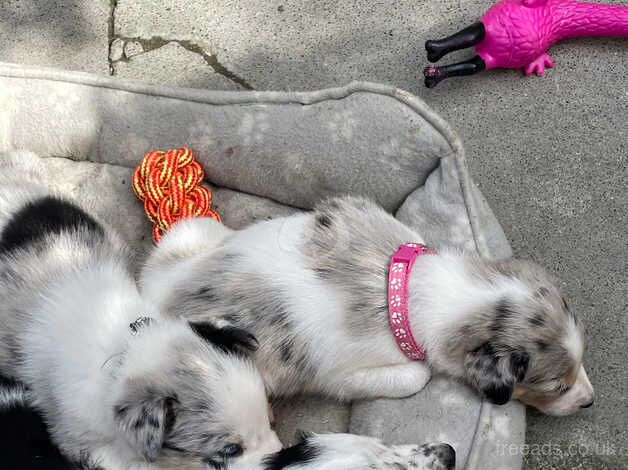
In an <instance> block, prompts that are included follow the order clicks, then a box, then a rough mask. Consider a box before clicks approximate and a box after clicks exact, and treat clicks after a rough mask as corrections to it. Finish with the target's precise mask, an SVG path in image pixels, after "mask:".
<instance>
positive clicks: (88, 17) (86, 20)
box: [0, 0, 111, 73]
mask: <svg viewBox="0 0 628 470" xmlns="http://www.w3.org/2000/svg"><path fill="white" fill-rule="evenodd" d="M110 12H111V3H110V2H109V1H107V0H81V1H78V0H2V1H0V61H3V62H17V63H22V64H33V65H49V66H54V67H63V68H67V69H73V70H85V71H88V72H96V73H109V63H108V60H107V48H108V44H109V31H108V27H109V19H110Z"/></svg>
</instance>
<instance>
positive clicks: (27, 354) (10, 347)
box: [0, 152, 281, 469]
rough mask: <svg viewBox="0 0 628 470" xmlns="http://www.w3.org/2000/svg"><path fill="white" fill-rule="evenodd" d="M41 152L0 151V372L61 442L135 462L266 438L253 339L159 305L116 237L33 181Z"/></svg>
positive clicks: (215, 462)
mask: <svg viewBox="0 0 628 470" xmlns="http://www.w3.org/2000/svg"><path fill="white" fill-rule="evenodd" d="M40 163H41V162H40V160H39V158H38V157H36V156H35V155H33V154H29V153H19V152H17V153H9V154H0V332H1V333H0V374H2V375H4V376H6V377H9V378H12V379H15V380H18V381H19V382H21V383H23V384H25V386H26V387H27V388H28V389H29V394H30V396H31V399H32V404H33V406H34V408H35V409H36V410H38V411H39V412H40V413H41V414H42V415H43V417H44V419H45V421H46V423H47V425H48V428H49V431H50V434H51V436H52V440H53V442H54V443H55V444H56V445H57V446H58V447H59V448H60V450H61V452H62V453H63V454H64V455H65V456H66V457H67V458H68V459H70V460H72V461H79V462H82V461H89V462H91V463H93V464H95V465H97V466H98V467H99V468H104V469H121V468H124V469H134V468H159V467H162V468H171V467H169V465H170V463H171V462H173V461H176V462H178V463H179V465H180V466H181V467H185V468H193V467H194V465H197V466H200V467H199V468H202V467H205V466H207V465H211V466H213V467H214V468H223V467H224V466H226V465H227V464H229V462H243V463H244V462H246V463H247V464H251V465H253V464H256V463H259V462H260V461H261V458H262V456H263V455H266V454H268V453H271V452H274V451H277V450H279V449H280V448H281V445H280V443H279V440H278V439H277V437H276V435H275V433H274V432H273V431H272V430H271V428H270V423H269V416H268V403H267V399H266V395H265V391H264V385H263V382H262V379H261V377H260V375H259V373H258V371H257V369H256V368H255V365H254V363H253V361H252V360H251V359H250V357H248V356H247V354H248V353H250V352H251V351H252V350H253V349H255V347H256V346H257V342H256V340H255V338H254V337H253V336H252V335H251V334H249V333H247V332H246V331H244V330H241V329H238V328H234V327H228V328H224V329H220V328H216V327H215V326H213V325H210V324H204V323H192V324H189V323H188V322H187V321H185V320H183V319H180V318H175V317H172V316H163V315H162V314H161V313H160V311H159V308H158V307H157V306H156V305H154V304H153V303H150V302H148V301H146V300H145V299H143V298H142V297H140V295H139V292H138V290H137V286H136V283H135V281H134V279H133V277H132V275H131V273H130V271H129V267H128V266H127V260H128V259H129V257H128V253H127V250H126V248H125V246H124V245H123V243H122V242H121V241H120V239H119V238H118V237H117V236H116V235H115V234H114V233H113V232H112V231H111V230H110V229H109V228H108V227H106V226H105V225H103V224H102V223H101V222H99V221H98V220H96V219H95V218H94V217H93V216H91V215H90V214H88V213H87V212H85V211H84V210H83V209H81V208H79V207H78V206H77V205H75V204H74V203H72V202H69V201H67V200H65V199H63V198H60V197H58V196H56V195H54V194H52V193H51V192H50V191H49V190H48V189H46V187H45V185H44V183H43V178H42V177H41V174H40V171H41V170H40V168H41V166H40ZM188 464H189V465H188Z"/></svg>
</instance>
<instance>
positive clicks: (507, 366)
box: [465, 343, 530, 405]
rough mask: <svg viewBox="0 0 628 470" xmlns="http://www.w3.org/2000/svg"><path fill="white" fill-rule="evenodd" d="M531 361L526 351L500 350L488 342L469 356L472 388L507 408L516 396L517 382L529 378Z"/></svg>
mask: <svg viewBox="0 0 628 470" xmlns="http://www.w3.org/2000/svg"><path fill="white" fill-rule="evenodd" d="M529 361H530V356H529V355H528V353H527V352H525V351H516V350H509V349H507V348H499V349H498V348H494V347H493V346H492V345H491V344H490V343H484V344H482V345H481V346H480V347H479V348H477V349H475V350H474V351H472V352H470V353H468V354H467V356H466V358H465V368H466V373H467V377H468V379H469V381H470V382H471V385H473V386H474V387H475V388H476V389H477V390H478V391H479V392H480V393H481V394H482V395H483V396H484V397H485V398H486V399H488V400H489V401H490V402H492V403H495V404H497V405H503V404H504V403H507V402H508V401H509V400H510V398H511V397H512V393H513V391H514V388H515V385H516V384H517V382H521V381H522V380H523V378H524V377H525V375H526V372H527V371H528V363H529Z"/></svg>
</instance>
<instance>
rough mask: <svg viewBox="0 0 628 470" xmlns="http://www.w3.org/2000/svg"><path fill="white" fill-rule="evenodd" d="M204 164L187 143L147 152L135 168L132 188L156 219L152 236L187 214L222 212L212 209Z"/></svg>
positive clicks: (197, 214) (155, 236)
mask: <svg viewBox="0 0 628 470" xmlns="http://www.w3.org/2000/svg"><path fill="white" fill-rule="evenodd" d="M203 176H204V173H203V167H202V166H201V164H200V163H199V162H197V161H196V159H195V158H194V153H193V152H192V150H190V149H189V148H187V147H181V148H178V149H170V150H167V151H165V152H163V151H161V150H153V151H152V152H147V153H146V154H145V155H144V158H143V159H142V162H141V163H140V164H139V165H138V166H137V168H135V171H134V172H133V191H134V192H135V195H136V196H137V198H138V199H139V200H140V201H142V202H143V203H144V210H145V211H146V215H147V216H148V218H149V220H150V221H151V222H152V223H153V240H154V241H155V242H158V241H159V240H160V239H161V237H162V236H163V234H164V232H165V231H166V230H168V229H169V228H170V227H172V225H174V224H175V223H176V222H178V221H179V220H181V219H184V218H186V217H212V218H214V219H216V220H217V221H219V222H220V216H219V215H218V213H217V212H215V211H213V210H212V209H211V203H212V193H211V191H210V190H209V189H207V188H206V187H204V186H201V184H200V183H201V181H202V180H203Z"/></svg>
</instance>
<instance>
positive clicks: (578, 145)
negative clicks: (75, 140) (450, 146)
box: [0, 0, 628, 469]
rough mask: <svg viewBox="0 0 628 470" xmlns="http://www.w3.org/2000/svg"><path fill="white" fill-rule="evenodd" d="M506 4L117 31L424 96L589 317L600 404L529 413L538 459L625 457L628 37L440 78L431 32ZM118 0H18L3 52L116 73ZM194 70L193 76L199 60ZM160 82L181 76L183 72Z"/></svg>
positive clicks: (2, 16) (216, 7)
mask: <svg viewBox="0 0 628 470" xmlns="http://www.w3.org/2000/svg"><path fill="white" fill-rule="evenodd" d="M605 2H606V3H617V4H621V3H624V4H625V1H621V0H605ZM491 3H492V0H482V1H477V0H433V1H429V0H421V1H416V0H413V1H410V0H393V1H385V0H378V1H371V0H342V1H339V0H291V1H288V0H286V1H283V2H282V1H275V0H273V1H261V0H249V1H246V2H236V1H227V0H214V1H210V0H194V1H182V0H164V1H161V2H155V1H154V0H118V6H117V8H116V12H115V20H116V21H115V30H114V31H113V33H114V34H117V35H120V36H121V37H123V38H126V39H132V38H134V37H135V36H137V37H141V38H142V39H144V40H150V39H154V38H162V40H163V41H166V42H167V40H172V39H176V40H187V41H189V42H190V43H191V44H204V45H206V46H204V47H206V49H205V50H206V52H207V54H209V55H210V56H211V57H212V60H214V61H215V65H216V66H217V67H218V69H219V71H220V73H222V74H223V75H224V76H225V77H226V78H228V79H229V80H230V81H233V80H234V79H235V80H236V81H235V82H234V83H237V84H241V83H246V84H248V85H249V86H251V87H253V88H256V89H282V90H288V89H313V88H320V87H325V86H335V85H341V84H345V83H346V82H348V81H350V80H354V79H362V80H370V81H379V82H384V83H390V84H393V85H396V86H399V87H400V88H404V89H407V90H409V91H411V92H413V93H415V94H418V95H419V96H421V97H423V98H424V99H425V100H426V101H427V102H428V103H430V104H431V105H432V106H433V107H434V108H435V109H436V110H437V111H439V112H440V113H441V114H442V115H443V116H444V117H445V118H446V119H448V120H449V121H450V123H451V124H452V125H453V126H454V127H455V128H456V129H457V130H458V132H459V133H460V135H461V136H462V138H463V140H464V143H465V146H466V148H467V153H468V158H469V165H470V167H471V170H472V174H473V177H474V180H475V181H476V183H478V186H479V187H480V189H481V191H482V193H483V194H484V195H485V196H486V198H487V199H488V202H489V204H490V205H491V207H492V208H493V210H494V211H495V213H496V215H497V217H498V219H499V220H500V222H501V224H502V226H503V227H504V229H505V231H506V234H507V235H508V237H509V239H510V240H511V241H512V244H513V248H514V251H515V253H516V254H517V255H519V256H524V257H529V258H533V259H535V260H537V261H539V262H541V263H542V264H544V265H546V266H547V267H549V268H550V269H552V270H553V271H554V272H556V273H557V274H558V275H559V276H560V277H561V278H562V279H563V280H564V288H565V291H566V293H567V294H568V297H569V299H570V302H571V303H572V304H573V307H574V310H576V311H578V312H579V313H580V315H581V317H582V318H583V320H584V323H585V325H586V327H587V338H588V344H587V349H586V352H585V363H586V365H587V366H588V367H589V370H590V377H591V379H592V381H593V383H594V385H595V386H596V389H597V393H598V398H597V401H596V405H595V406H594V407H593V408H591V409H588V410H583V411H582V412H581V413H579V414H578V415H576V416H573V417H568V418H560V419H558V418H548V417H542V416H539V415H538V414H537V413H534V412H530V413H529V416H528V431H527V439H528V443H529V444H530V445H531V447H530V448H529V449H528V450H527V453H528V454H529V455H528V457H527V463H526V467H527V468H528V469H536V468H541V469H554V468H555V469H572V468H582V469H585V468H587V469H588V468H595V469H617V468H626V467H627V464H626V461H627V460H628V457H627V454H628V434H627V432H628V431H627V430H626V429H627V426H626V419H627V418H626V396H627V395H628V393H627V392H628V390H627V387H628V380H627V376H626V363H627V362H628V361H627V360H626V359H627V358H626V340H627V338H626V337H627V331H628V328H627V315H626V313H627V312H626V301H625V299H626V295H627V284H626V276H625V271H626V245H627V243H626V242H627V241H628V240H627V238H626V190H625V187H626V179H627V178H626V176H627V175H626V157H627V156H628V143H627V138H626V136H627V135H628V128H627V127H628V124H627V123H628V84H627V81H626V76H628V44H627V42H626V40H625V39H578V40H573V41H568V42H565V43H563V44H560V45H558V46H556V47H554V48H553V49H552V51H551V53H552V56H553V57H554V59H555V60H556V63H557V65H556V67H557V68H556V69H554V70H550V71H548V72H547V74H546V77H545V78H523V77H522V76H521V74H520V73H518V72H515V71H494V72H490V73H485V74H483V75H482V76H477V77H473V78H467V79H458V80H451V81H448V82H444V83H442V84H441V85H439V87H438V88H436V89H434V90H430V91H428V90H425V89H424V88H423V86H422V84H421V79H420V75H421V69H422V67H423V65H424V64H425V60H424V56H425V54H424V51H423V43H424V41H425V40H426V39H428V38H434V37H439V36H445V35H447V34H450V33H452V32H454V31H456V30H458V29H460V28H461V27H463V26H466V25H468V24H470V23H471V22H473V21H475V19H476V18H478V17H479V16H480V14H481V13H482V12H483V11H484V10H485V9H486V8H488V7H489V6H490V4H491ZM73 5H74V6H73ZM18 6H19V7H20V9H18ZM55 6H56V7H55ZM59 6H65V7H66V8H60V7H59ZM107 6H108V5H107V2H104V1H92V0H76V1H75V2H69V1H67V2H66V1H59V0H57V1H53V2H50V1H49V2H36V1H34V0H29V1H6V0H5V1H4V2H1V3H0V59H2V60H14V61H19V62H24V63H37V64H41V65H58V66H64V67H68V68H78V69H82V70H89V71H104V72H106V63H107V50H106V47H105V48H103V47H102V44H104V45H105V46H106V44H107V31H106V18H103V21H102V22H98V21H96V20H95V19H96V18H98V19H100V18H101V16H102V15H103V12H105V13H106V11H107ZM79 13H80V14H79ZM42 15H47V19H45V20H44V19H41V17H42ZM38 18H39V19H38ZM83 18H91V19H92V20H91V21H92V22H91V23H90V22H83ZM92 24H93V27H92V26H91V25H92ZM67 31H70V32H72V31H74V32H75V33H74V34H66V32H67ZM76 31H79V33H76ZM80 31H83V32H80ZM84 31H93V34H94V35H96V36H97V37H92V36H91V35H90V34H92V33H89V34H87V33H84ZM155 52H156V51H153V52H151V53H147V54H142V55H138V56H136V57H133V58H131V59H130V62H129V64H127V65H129V66H130V67H131V66H132V64H133V61H134V60H137V59H139V58H140V57H143V59H142V60H144V61H145V62H144V64H145V65H144V66H143V67H138V68H136V69H131V68H128V70H129V76H133V77H134V78H137V79H140V80H141V79H143V76H144V75H145V74H146V72H147V70H148V69H151V70H160V69H162V68H163V67H165V66H168V65H169V63H168V62H165V63H164V62H162V61H161V59H159V56H158V55H154V53H155ZM186 53H187V51H186ZM182 55H186V54H182ZM461 56H465V54H464V53H463V54H454V55H452V56H451V58H449V59H447V61H451V62H454V61H456V60H457V59H458V58H460V57H461ZM151 57H153V59H151ZM167 60H169V59H166V61H167ZM131 70H133V71H131ZM182 73H189V74H190V75H189V76H188V79H189V80H193V79H194V78H195V76H194V75H195V74H196V73H197V72H196V71H195V69H194V68H190V69H187V70H186V69H183V70H182ZM158 78H159V79H160V81H162V83H173V82H172V80H173V76H172V75H168V74H164V75H161V74H159V75H158ZM177 79H179V78H177ZM229 86H231V85H229ZM548 444H549V446H547V445H548ZM573 444H575V445H576V447H575V448H574V447H573V446H572V445H573ZM543 445H546V447H545V448H542V447H541V446H543ZM570 446H571V447H570ZM504 451H505V452H509V450H507V449H506V450H504ZM523 451H525V449H524V450H523Z"/></svg>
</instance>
